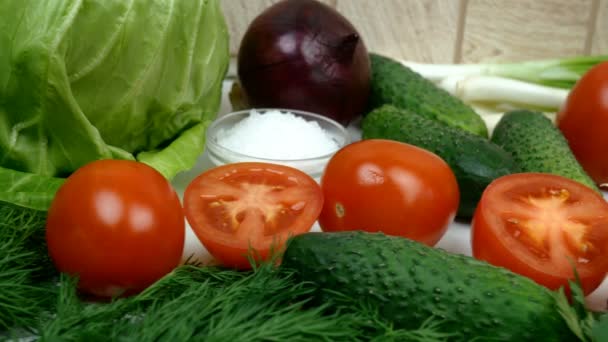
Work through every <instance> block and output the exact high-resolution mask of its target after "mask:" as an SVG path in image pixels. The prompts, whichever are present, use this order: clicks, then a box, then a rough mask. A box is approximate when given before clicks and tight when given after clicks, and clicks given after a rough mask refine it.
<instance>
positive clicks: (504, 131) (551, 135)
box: [491, 110, 599, 192]
mask: <svg viewBox="0 0 608 342" xmlns="http://www.w3.org/2000/svg"><path fill="white" fill-rule="evenodd" d="M491 140H492V142H494V143H495V144H497V145H499V146H501V147H502V148H503V149H504V150H505V151H508V152H509V153H511V154H512V155H513V158H514V159H515V162H516V163H517V164H518V165H519V167H520V169H521V170H522V171H524V172H541V173H551V174H555V175H559V176H563V177H566V178H570V179H573V180H575V181H578V182H580V183H583V184H585V185H587V186H589V187H590V188H592V189H594V190H596V191H598V192H599V189H598V188H597V187H596V185H595V182H593V180H592V179H591V177H589V175H588V174H587V173H586V172H585V170H583V168H582V166H581V165H580V164H579V163H578V161H577V160H576V157H575V156H574V154H573V153H572V150H571V149H570V146H569V145H568V141H567V140H566V138H565V137H564V135H563V134H562V132H561V131H560V130H559V129H558V128H557V127H556V126H555V125H554V124H553V122H551V120H550V119H549V118H547V117H546V116H545V115H544V114H542V113H540V112H533V111H529V110H515V111H510V112H507V113H505V114H504V115H503V116H502V118H501V119H500V121H499V122H498V124H497V125H496V127H495V128H494V132H493V133H492V139H491Z"/></svg>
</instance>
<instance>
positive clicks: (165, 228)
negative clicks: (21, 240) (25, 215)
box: [46, 160, 185, 297]
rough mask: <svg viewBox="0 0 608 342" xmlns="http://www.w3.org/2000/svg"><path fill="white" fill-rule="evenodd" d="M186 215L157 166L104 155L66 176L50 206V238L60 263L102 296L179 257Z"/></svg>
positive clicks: (142, 284)
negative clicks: (108, 157)
mask: <svg viewBox="0 0 608 342" xmlns="http://www.w3.org/2000/svg"><path fill="white" fill-rule="evenodd" d="M184 239H185V221H184V215H183V212H182V207H181V203H180V201H179V197H178V196H177V194H176V193H175V191H174V190H173V188H172V187H171V184H170V183H169V182H168V181H167V180H166V179H165V178H164V177H163V176H162V175H161V174H160V173H158V172H157V171H156V170H154V169H152V168H151V167H149V166H147V165H145V164H143V163H138V162H135V161H127V160H100V161H96V162H92V163H90V164H87V165H85V166H83V167H82V168H80V169H78V170H77V171H76V172H74V173H73V174H72V175H71V176H69V177H68V178H67V180H66V181H65V183H64V184H63V185H62V187H61V188H60V189H59V190H58V192H57V194H56V195H55V198H54V199H53V202H52V204H51V207H50V209H49V212H48V217H47V223H46V241H47V245H48V250H49V254H50V256H51V259H52V260H53V262H54V263H55V265H56V267H57V269H58V270H59V271H61V272H64V273H68V274H71V275H78V276H79V282H78V287H79V289H80V290H81V291H82V292H83V293H86V294H90V295H93V296H98V297H114V296H120V295H130V294H133V293H136V292H139V291H141V290H142V289H144V288H146V287H147V286H148V285H150V284H152V283H153V282H155V281H156V280H158V279H159V278H161V277H162V276H164V275H165V274H167V273H169V272H170V271H171V270H173V269H174V268H175V267H176V266H177V265H178V264H179V263H180V261H181V256H182V252H183V248H184Z"/></svg>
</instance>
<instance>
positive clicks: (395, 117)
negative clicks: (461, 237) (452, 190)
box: [362, 105, 518, 217]
mask: <svg viewBox="0 0 608 342" xmlns="http://www.w3.org/2000/svg"><path fill="white" fill-rule="evenodd" d="M362 130H363V139H374V138H376V139H391V140H397V141H401V142H405V143H408V144H411V145H415V146H418V147H421V148H424V149H426V150H429V151H431V152H433V153H435V154H437V155H438V156H439V157H441V158H443V160H445V162H446V163H448V165H450V167H451V168H452V171H453V172H454V175H455V176H456V180H457V181H458V186H459V190H460V206H459V208H458V216H460V217H471V216H472V215H473V212H474V211H475V208H476V206H477V203H478V202H479V199H480V198H481V194H482V193H483V191H484V190H485V188H486V187H487V186H488V185H489V184H490V183H491V182H492V181H493V180H494V179H496V178H498V177H501V176H504V175H508V174H511V173H513V172H516V171H517V170H518V169H517V166H516V165H515V162H514V161H513V158H512V157H511V155H510V154H509V153H507V152H505V151H504V150H503V149H501V148H500V147H498V146H497V145H494V144H492V143H491V142H490V141H488V140H487V139H484V138H482V137H480V136H477V135H474V134H471V133H468V132H466V131H463V130H460V129H457V128H453V127H449V126H446V125H443V124H441V123H439V122H435V121H433V120H429V119H427V118H425V117H423V116H421V115H417V114H414V113H413V112H411V111H408V110H404V109H399V108H396V107H393V106H390V105H385V106H382V107H380V108H377V109H375V110H373V111H372V112H371V113H369V114H368V115H367V116H366V117H365V118H364V119H363V122H362Z"/></svg>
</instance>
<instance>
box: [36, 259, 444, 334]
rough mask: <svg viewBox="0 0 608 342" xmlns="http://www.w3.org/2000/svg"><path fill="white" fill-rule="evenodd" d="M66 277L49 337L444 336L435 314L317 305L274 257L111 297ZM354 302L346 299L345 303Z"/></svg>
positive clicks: (46, 327) (186, 272)
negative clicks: (401, 325)
mask: <svg viewBox="0 0 608 342" xmlns="http://www.w3.org/2000/svg"><path fill="white" fill-rule="evenodd" d="M75 284H76V282H75V281H74V279H71V278H68V277H66V276H63V277H62V278H61V283H60V286H59V289H60V290H59V293H58V297H57V306H56V310H55V311H54V312H55V316H54V317H53V319H52V320H47V321H45V322H43V323H42V324H41V325H40V326H39V328H38V329H37V334H38V335H39V336H40V339H41V340H43V341H56V340H61V341H84V340H121V341H159V340H162V341H165V340H166V341H187V340H204V341H311V340H312V341H369V340H375V341H393V340H394V341H397V340H403V339H404V338H406V339H407V340H411V341H446V340H447V336H450V335H449V334H441V333H439V332H438V331H437V330H438V328H439V326H438V325H436V324H435V323H434V322H433V321H430V320H429V322H427V323H425V325H424V326H422V327H421V328H420V329H419V330H414V331H406V330H394V329H392V327H391V326H390V324H388V323H386V322H383V321H382V320H381V319H380V318H379V316H378V315H377V314H376V313H375V312H374V311H373V310H371V309H369V308H363V307H361V306H360V305H359V304H357V303H356V301H355V300H349V301H347V300H346V299H345V300H344V301H342V302H340V303H337V302H328V303H325V304H322V305H311V303H310V302H309V298H311V297H310V294H311V292H312V291H314V288H313V287H312V286H311V284H307V283H302V282H295V281H294V279H293V277H292V275H291V274H289V273H285V272H278V271H277V270H276V268H274V267H273V266H272V265H270V264H266V265H262V266H260V267H258V268H257V269H256V270H255V271H252V272H238V271H234V270H226V269H219V268H209V267H207V268H199V267H194V266H182V267H180V268H178V269H176V270H174V271H173V272H172V273H171V274H169V275H167V276H166V277H164V278H163V279H161V280H160V281H158V282H157V283H156V284H154V285H153V286H151V287H150V288H148V289H147V290H145V291H144V292H142V293H141V294H139V295H137V296H134V297H130V298H123V299H117V300H114V301H112V302H110V303H85V302H83V301H82V300H81V299H79V297H78V294H77V292H76V290H75ZM347 303H348V305H346V304H347Z"/></svg>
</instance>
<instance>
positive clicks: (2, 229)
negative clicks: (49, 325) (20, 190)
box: [0, 202, 55, 331]
mask: <svg viewBox="0 0 608 342" xmlns="http://www.w3.org/2000/svg"><path fill="white" fill-rule="evenodd" d="M45 218H46V215H45V213H44V212H43V211H38V210H34V209H29V208H23V207H18V206H16V205H12V204H8V203H5V202H0V331H2V330H6V329H9V328H15V327H21V328H25V327H30V326H33V325H34V324H35V323H36V322H38V320H39V319H40V314H41V312H43V311H44V310H48V308H50V307H51V306H52V305H51V304H52V301H53V297H52V290H51V287H50V286H48V285H49V284H48V282H49V280H50V279H52V277H53V276H54V275H55V268H54V267H53V264H52V263H51V261H50V259H49V258H48V256H47V251H46V243H45V240H44V222H45Z"/></svg>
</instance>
